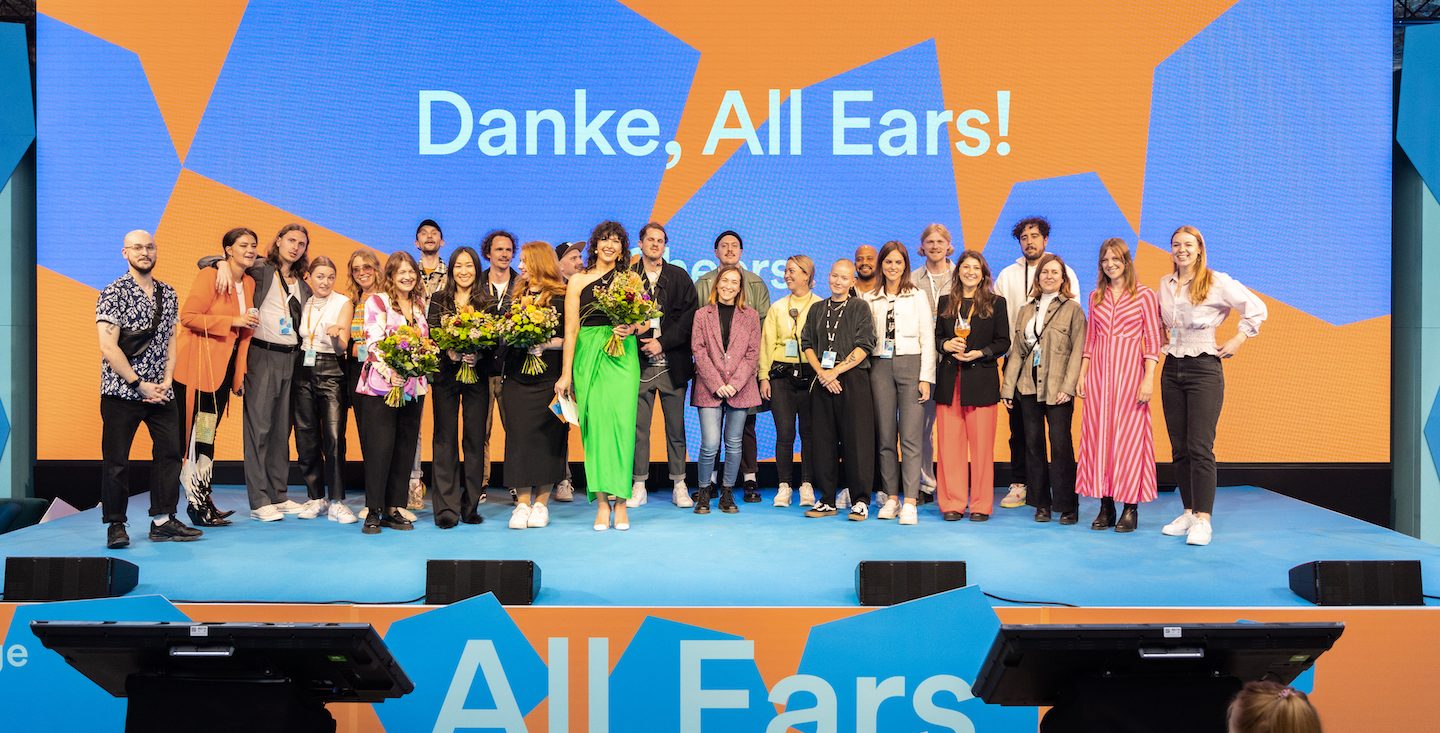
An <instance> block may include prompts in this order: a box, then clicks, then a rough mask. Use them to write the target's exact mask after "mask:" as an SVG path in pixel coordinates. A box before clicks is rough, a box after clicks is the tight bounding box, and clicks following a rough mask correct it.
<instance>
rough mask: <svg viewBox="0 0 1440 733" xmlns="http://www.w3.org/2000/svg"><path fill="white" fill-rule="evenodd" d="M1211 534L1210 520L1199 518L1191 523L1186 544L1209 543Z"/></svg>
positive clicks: (1186, 536)
mask: <svg viewBox="0 0 1440 733" xmlns="http://www.w3.org/2000/svg"><path fill="white" fill-rule="evenodd" d="M1211 534H1212V531H1211V529H1210V520H1208V519H1199V518H1197V519H1195V521H1194V522H1192V523H1191V524H1190V531H1189V532H1187V533H1186V534H1185V544H1187V545H1208V544H1210V535H1211Z"/></svg>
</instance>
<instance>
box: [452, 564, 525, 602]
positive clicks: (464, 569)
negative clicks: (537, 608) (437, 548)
mask: <svg viewBox="0 0 1440 733" xmlns="http://www.w3.org/2000/svg"><path fill="white" fill-rule="evenodd" d="M484 593H494V594H495V598H496V599H497V600H499V601H500V603H501V604H502V605H506V606H528V605H530V604H532V603H534V602H535V596H537V595H540V566H539V565H536V564H535V563H534V562H532V561H530V560H430V561H428V562H426V563H425V603H427V604H429V605H432V606H443V605H446V604H449V603H454V602H456V601H463V600H465V599H466V598H470V597H472V596H478V595H482V594H484Z"/></svg>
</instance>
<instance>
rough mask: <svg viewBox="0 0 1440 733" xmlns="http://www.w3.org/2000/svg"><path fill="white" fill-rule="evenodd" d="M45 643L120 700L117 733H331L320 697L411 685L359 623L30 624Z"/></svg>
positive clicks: (389, 694) (400, 691)
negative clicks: (121, 729)
mask: <svg viewBox="0 0 1440 733" xmlns="http://www.w3.org/2000/svg"><path fill="white" fill-rule="evenodd" d="M30 628H31V630H32V631H33V632H34V634H35V636H36V637H37V638H39V639H40V642H41V643H42V644H44V645H45V646H46V648H49V649H52V650H54V651H56V652H58V653H59V654H60V655H61V656H62V657H64V658H65V661H67V662H69V663H70V665H71V666H73V667H74V668H75V669H77V670H79V671H80V673H81V674H84V675H85V676H86V677H89V678H90V680H91V681H92V682H94V683H95V684H97V685H99V686H100V687H101V688H103V689H104V690H105V691H106V692H109V693H110V694H112V695H114V696H116V697H128V698H129V705H128V710H127V712H126V718H125V729H126V730H127V731H166V732H167V733H175V732H176V731H184V730H197V731H202V730H203V731H258V730H264V731H285V732H287V733H288V732H290V731H333V730H335V719H334V718H333V717H332V716H331V715H330V712H329V711H328V710H326V708H325V704H326V703H330V702H382V701H384V700H386V699H389V698H397V697H400V696H402V695H405V694H406V693H409V692H410V691H411V690H413V689H414V685H413V684H412V683H411V682H410V679H409V678H408V677H406V676H405V672H404V670H402V669H400V665H399V664H398V663H396V661H395V659H394V657H392V656H391V655H390V650H389V649H388V648H387V647H386V646H385V642H384V641H382V640H381V639H380V636H379V635H378V634H376V633H375V629H374V628H372V627H371V626H370V625H369V624H312V623H294V624H269V623H211V624H198V623H190V622H178V623H177V622H159V623H144V622H141V623H135V622H125V623H118V622H75V621H34V622H32V623H31V624H30Z"/></svg>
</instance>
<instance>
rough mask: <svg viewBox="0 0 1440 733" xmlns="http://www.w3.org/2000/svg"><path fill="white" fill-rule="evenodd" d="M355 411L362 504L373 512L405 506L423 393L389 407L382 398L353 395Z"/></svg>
mask: <svg viewBox="0 0 1440 733" xmlns="http://www.w3.org/2000/svg"><path fill="white" fill-rule="evenodd" d="M355 412H356V414H357V416H361V417H358V418H357V419H358V421H359V426H360V451H361V453H362V457H363V458H364V461H365V507H366V508H367V509H369V510H370V513H371V514H375V513H377V512H382V511H384V510H386V509H388V508H390V507H397V506H405V502H406V499H407V497H408V493H409V488H410V466H411V465H412V464H413V463H414V462H415V448H416V441H418V440H419V439H420V416H421V415H422V414H424V412H425V396H424V395H421V396H419V397H416V398H415V399H413V400H411V401H409V402H406V403H405V404H403V405H401V406H400V407H391V406H389V405H387V404H385V398H384V397H371V396H370V395H362V394H357V395H355Z"/></svg>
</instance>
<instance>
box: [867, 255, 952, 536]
mask: <svg viewBox="0 0 1440 733" xmlns="http://www.w3.org/2000/svg"><path fill="white" fill-rule="evenodd" d="M879 260H880V273H881V285H880V287H878V288H876V289H875V290H874V291H872V292H869V293H866V294H865V296H864V297H865V299H866V300H867V301H868V302H869V304H870V313H871V315H872V316H874V321H875V348H874V349H873V350H872V351H871V357H872V359H871V365H872V366H871V367H870V391H871V392H872V393H873V394H874V395H875V435H876V439H877V441H878V442H879V444H880V452H879V456H878V458H879V462H878V465H879V468H880V479H881V487H882V489H883V492H884V493H883V496H884V497H885V498H884V499H881V505H880V513H879V514H878V515H877V516H878V517H879V518H880V519H893V518H894V517H895V515H896V514H897V513H898V514H899V515H900V523H901V524H915V522H916V521H917V519H918V516H917V513H916V508H915V502H916V500H917V499H918V498H919V496H920V460H921V452H920V442H921V440H923V439H924V435H925V408H924V404H925V403H926V402H928V401H929V400H930V387H931V386H932V385H934V384H935V311H934V308H932V307H931V305H930V298H929V297H927V296H926V295H925V293H924V292H923V291H921V290H920V289H919V288H917V287H915V284H914V283H913V282H912V281H911V279H910V255H909V254H908V253H907V252H906V251H905V245H903V244H901V243H899V242H886V243H885V246H884V247H881V248H880V255H879ZM897 437H898V439H899V444H900V455H899V456H898V459H897V456H896V451H895V446H896V439H897ZM852 488H853V487H852ZM902 494H903V496H904V504H903V505H901V503H900V499H899V497H900V496H901V495H902ZM877 499H879V497H877Z"/></svg>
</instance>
